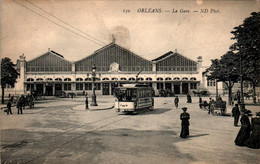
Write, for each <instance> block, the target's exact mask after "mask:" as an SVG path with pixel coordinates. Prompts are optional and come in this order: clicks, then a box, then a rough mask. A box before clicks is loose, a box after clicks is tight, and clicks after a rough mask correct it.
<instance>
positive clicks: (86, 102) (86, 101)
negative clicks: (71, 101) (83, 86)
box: [85, 96, 89, 109]
mask: <svg viewBox="0 0 260 164" xmlns="http://www.w3.org/2000/svg"><path fill="white" fill-rule="evenodd" d="M85 105H86V109H89V108H88V97H87V96H86V100H85Z"/></svg>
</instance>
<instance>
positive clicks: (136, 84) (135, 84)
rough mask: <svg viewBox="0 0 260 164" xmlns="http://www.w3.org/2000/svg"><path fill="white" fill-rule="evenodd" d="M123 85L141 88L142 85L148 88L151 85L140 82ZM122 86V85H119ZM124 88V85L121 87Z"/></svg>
mask: <svg viewBox="0 0 260 164" xmlns="http://www.w3.org/2000/svg"><path fill="white" fill-rule="evenodd" d="M122 86H123V87H124V88H141V87H145V88H148V87H149V85H147V84H138V83H133V84H122ZM119 88H120V87H119ZM121 88H122V87H121Z"/></svg>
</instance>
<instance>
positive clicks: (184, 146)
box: [0, 96, 260, 164]
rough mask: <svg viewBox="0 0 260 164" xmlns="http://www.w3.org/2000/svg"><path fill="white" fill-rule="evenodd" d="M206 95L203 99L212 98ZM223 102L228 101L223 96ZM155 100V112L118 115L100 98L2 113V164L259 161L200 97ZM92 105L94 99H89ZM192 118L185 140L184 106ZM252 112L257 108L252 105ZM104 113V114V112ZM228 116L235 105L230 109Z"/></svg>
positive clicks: (228, 121) (58, 101) (110, 100)
mask: <svg viewBox="0 0 260 164" xmlns="http://www.w3.org/2000/svg"><path fill="white" fill-rule="evenodd" d="M208 99H209V98H208V97H203V100H208ZM224 99H225V97H224ZM173 100H174V98H168V97H167V98H162V97H157V98H155V110H154V111H149V112H141V113H139V114H137V115H125V114H120V113H117V112H115V110H114V109H113V108H111V107H112V106H113V101H114V98H113V97H110V96H102V97H101V96H100V97H98V99H97V102H98V104H99V106H98V107H90V110H85V109H84V98H83V97H78V98H75V99H69V98H63V99H55V100H53V101H40V102H39V103H36V105H35V108H34V109H26V110H24V114H23V115H17V114H16V113H17V110H16V109H13V115H6V113H4V112H3V111H1V113H0V119H1V162H2V163H55V164H56V163H90V164H92V163H93V164H95V163H106V164H115V163H133V164H144V163H149V164H158V163H161V164H164V163H165V164H170V163H185V164H186V163H259V160H260V158H259V154H260V150H259V149H258V150H255V149H250V148H247V147H238V146H236V145H235V144H234V140H235V137H236V135H237V133H238V131H239V127H234V126H233V118H232V117H224V116H212V115H208V113H207V111H205V110H201V109H199V106H198V97H193V103H191V104H187V103H186V97H180V104H179V108H178V109H176V108H175V107H174V103H173ZM89 101H91V100H89ZM184 106H186V107H188V112H189V113H190V115H191V119H190V124H191V126H190V137H189V138H187V139H181V138H180V137H179V133H180V128H181V126H180V123H181V122H180V119H179V116H180V113H181V112H182V111H181V107H184ZM247 108H248V109H250V110H252V111H253V113H254V112H256V111H260V109H259V107H256V106H248V107H247ZM100 109H106V110H100ZM227 111H228V112H230V111H231V107H228V110H227Z"/></svg>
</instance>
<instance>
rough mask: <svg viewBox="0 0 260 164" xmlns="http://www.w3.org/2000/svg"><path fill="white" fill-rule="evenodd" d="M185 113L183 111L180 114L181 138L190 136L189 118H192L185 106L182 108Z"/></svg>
mask: <svg viewBox="0 0 260 164" xmlns="http://www.w3.org/2000/svg"><path fill="white" fill-rule="evenodd" d="M182 110H183V113H181V115H180V119H181V134H180V137H181V138H187V136H189V126H190V123H189V119H190V114H189V113H187V112H186V111H187V108H186V107H183V108H182Z"/></svg>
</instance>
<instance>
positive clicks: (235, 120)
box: [232, 104, 240, 126]
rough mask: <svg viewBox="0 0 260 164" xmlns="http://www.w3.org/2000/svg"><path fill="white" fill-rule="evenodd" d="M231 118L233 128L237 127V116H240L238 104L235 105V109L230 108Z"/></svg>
mask: <svg viewBox="0 0 260 164" xmlns="http://www.w3.org/2000/svg"><path fill="white" fill-rule="evenodd" d="M232 116H233V117H234V126H237V123H238V120H239V116H240V111H239V108H238V104H236V105H235V107H233V108H232Z"/></svg>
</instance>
